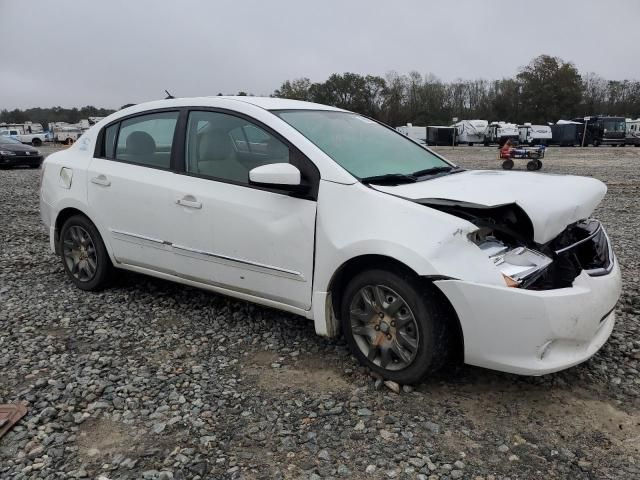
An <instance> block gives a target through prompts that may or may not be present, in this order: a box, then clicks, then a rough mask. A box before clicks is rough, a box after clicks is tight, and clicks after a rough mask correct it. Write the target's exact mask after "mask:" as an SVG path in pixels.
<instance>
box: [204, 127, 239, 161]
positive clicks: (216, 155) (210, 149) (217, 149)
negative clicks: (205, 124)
mask: <svg viewBox="0 0 640 480" xmlns="http://www.w3.org/2000/svg"><path fill="white" fill-rule="evenodd" d="M198 147H199V148H198V161H200V162H211V161H212V162H219V161H222V160H226V159H227V158H228V157H229V155H231V153H232V152H233V145H231V138H230V137H229V134H228V133H227V132H225V131H224V130H222V129H219V128H214V129H211V130H206V131H204V132H202V133H201V134H200V139H199V141H198Z"/></svg>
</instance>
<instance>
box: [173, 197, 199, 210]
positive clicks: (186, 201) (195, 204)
mask: <svg viewBox="0 0 640 480" xmlns="http://www.w3.org/2000/svg"><path fill="white" fill-rule="evenodd" d="M176 203H177V204H178V205H182V206H183V207H188V208H197V209H200V208H202V202H199V201H198V200H196V197H194V196H193V195H185V196H184V197H182V198H181V199H179V200H176Z"/></svg>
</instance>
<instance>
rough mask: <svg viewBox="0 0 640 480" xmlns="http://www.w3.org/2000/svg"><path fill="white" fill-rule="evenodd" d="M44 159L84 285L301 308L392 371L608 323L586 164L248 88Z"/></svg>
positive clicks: (57, 217)
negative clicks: (135, 282)
mask: <svg viewBox="0 0 640 480" xmlns="http://www.w3.org/2000/svg"><path fill="white" fill-rule="evenodd" d="M43 170H44V171H43V178H42V187H41V212H42V219H43V222H44V224H45V225H46V226H47V228H48V229H49V232H50V246H51V249H52V251H54V252H56V253H57V254H58V255H59V256H60V258H61V261H62V264H63V266H64V269H65V271H66V273H67V275H68V277H69V278H70V280H71V281H72V282H73V283H74V284H75V285H76V286H77V287H78V288H80V289H83V290H97V289H100V288H103V287H105V285H106V284H107V282H108V280H109V278H110V275H111V273H112V271H113V269H114V268H117V269H126V270H131V271H135V272H139V273H144V274H149V275H152V276H155V277H159V278H164V279H168V280H172V281H175V282H178V283H182V284H185V285H191V286H195V287H199V288H203V289H208V290H211V291H213V292H218V293H222V294H225V295H230V296H233V297H236V298H239V299H244V300H248V301H251V302H255V303H259V304H262V305H267V306H270V307H273V308H277V309H281V310H285V311H288V312H293V313H296V314H299V315H301V316H303V317H306V318H308V319H311V320H313V322H314V326H315V330H316V332H317V333H318V334H320V335H325V336H336V335H338V334H339V333H340V332H342V335H344V337H345V339H346V341H347V343H348V345H349V347H350V348H351V351H352V352H353V354H354V355H355V356H356V357H357V359H358V360H359V361H360V362H362V363H363V364H364V365H366V366H367V367H369V368H370V369H371V370H373V371H374V372H376V373H377V374H379V375H382V376H384V377H385V378H389V379H392V380H395V381H397V382H401V383H413V382H417V381H420V380H421V379H422V378H423V377H424V376H425V375H427V374H429V372H432V371H433V370H435V369H437V368H438V367H439V366H441V365H443V364H444V363H445V362H447V361H448V360H449V359H451V358H452V356H457V355H460V356H462V358H464V361H465V362H467V363H469V364H472V365H478V366H481V367H487V368H492V369H496V370H502V371H506V372H513V373H518V374H531V375H540V374H545V373H549V372H554V371H557V370H561V369H564V368H567V367H570V366H572V365H576V364H578V363H580V362H583V361H585V360H586V359H588V358H589V357H591V356H592V355H593V354H594V353H595V352H596V351H598V349H599V348H600V347H601V346H602V345H603V344H604V343H605V341H606V340H607V338H608V337H609V335H610V334H611V331H612V329H613V325H614V321H615V320H614V319H615V315H614V307H615V304H616V302H617V300H618V297H619V296H620V291H621V276H620V269H619V266H618V262H617V260H616V258H615V256H614V254H613V251H612V249H611V244H610V242H609V238H608V237H607V234H606V233H605V230H604V228H603V227H602V225H601V224H600V223H599V222H598V221H597V220H594V219H592V218H590V216H591V214H592V212H593V210H594V209H595V208H596V206H597V205H598V204H599V203H600V202H601V200H602V198H603V197H604V195H605V192H606V187H605V185H604V184H603V183H602V182H600V181H598V180H596V179H593V178H584V177H575V176H566V175H545V174H539V173H529V172H513V171H511V172H507V171H467V170H464V169H462V168H459V167H457V166H456V165H454V164H453V163H451V162H449V161H447V160H446V159H445V158H443V157H442V156H440V155H439V154H437V153H435V152H433V151H431V150H429V149H427V148H425V147H423V146H420V145H418V144H417V143H416V142H414V141H412V140H410V139H408V138H407V137H406V136H404V135H402V134H400V133H398V132H396V131H395V130H394V129H392V128H390V127H387V126H385V125H383V124H381V123H378V122H376V121H374V120H371V119H369V118H365V117H363V116H360V115H357V114H355V113H351V112H348V111H345V110H340V109H337V108H333V107H328V106H325V105H318V104H312V103H306V102H299V101H294V100H285V99H277V98H257V97H207V98H192V99H189V98H183V99H170V100H162V101H156V102H151V103H146V104H141V105H136V106H133V107H130V108H126V109H124V110H120V111H119V112H117V113H114V114H113V115H111V116H109V117H107V118H105V119H104V120H102V121H100V122H99V123H98V124H96V125H95V126H94V127H92V128H91V129H89V130H88V131H87V132H86V133H85V134H84V135H83V136H82V138H81V139H80V140H79V141H78V142H76V143H75V144H74V145H73V146H71V147H70V148H68V149H66V150H64V151H60V152H57V153H54V154H52V155H50V156H48V157H47V159H46V160H45V162H44V166H43Z"/></svg>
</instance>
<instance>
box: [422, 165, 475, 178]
mask: <svg viewBox="0 0 640 480" xmlns="http://www.w3.org/2000/svg"><path fill="white" fill-rule="evenodd" d="M462 170H463V169H462V168H460V167H452V166H450V165H447V166H446V167H431V168H425V169H424V170H418V171H417V172H413V173H412V174H411V175H412V176H414V177H416V178H417V177H423V176H425V175H435V174H437V173H444V172H448V173H457V172H461V171H462Z"/></svg>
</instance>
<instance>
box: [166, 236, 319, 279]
mask: <svg viewBox="0 0 640 480" xmlns="http://www.w3.org/2000/svg"><path fill="white" fill-rule="evenodd" d="M172 247H173V249H174V250H175V251H176V253H177V254H178V255H185V256H187V257H192V258H195V259H197V260H207V261H210V262H216V263H222V264H226V265H231V266H233V267H237V268H246V269H249V270H253V271H256V272H260V273H267V274H269V275H275V276H278V277H285V278H290V279H292V280H297V281H299V282H306V281H307V280H306V279H305V278H304V275H302V273H300V272H296V271H295V270H287V269H286V268H280V267H274V266H273V265H265V264H263V263H258V262H252V261H250V260H244V259H241V258H235V257H229V256H227V255H219V254H217V253H211V252H207V251H204V250H198V249H195V248H189V247H185V246H183V245H175V244H173V245H172Z"/></svg>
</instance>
